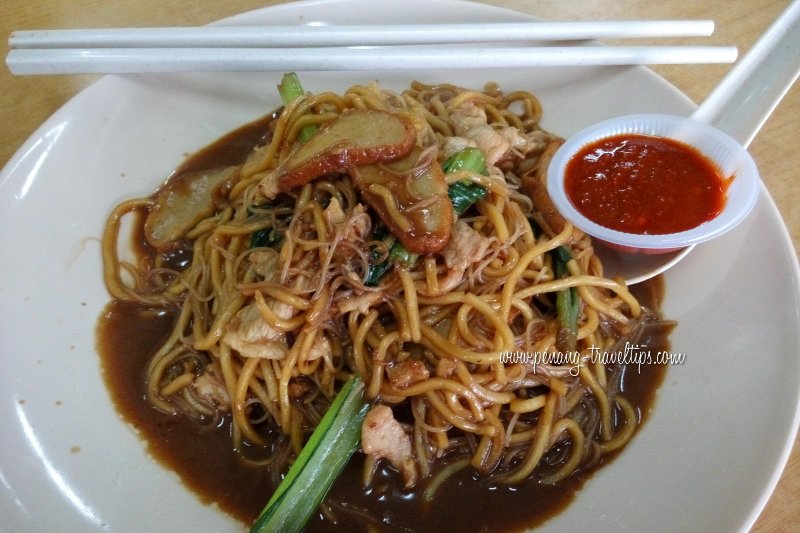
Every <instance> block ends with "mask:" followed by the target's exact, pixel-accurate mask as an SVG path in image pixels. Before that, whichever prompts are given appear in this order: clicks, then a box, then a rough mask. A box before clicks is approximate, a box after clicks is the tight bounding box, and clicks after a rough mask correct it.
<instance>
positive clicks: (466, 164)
mask: <svg viewBox="0 0 800 533" xmlns="http://www.w3.org/2000/svg"><path fill="white" fill-rule="evenodd" d="M442 170H444V172H445V174H450V173H451V172H457V171H459V170H467V171H470V172H476V173H478V174H483V175H484V176H485V175H487V174H488V170H487V168H486V156H484V155H483V151H482V150H481V149H480V148H475V147H472V146H470V147H467V148H464V149H463V150H459V151H458V152H456V153H455V154H453V155H451V156H450V157H449V158H447V160H446V161H445V162H444V164H443V165H442ZM447 194H448V196H450V201H451V202H452V204H453V210H454V211H455V212H456V216H458V215H461V214H462V213H463V212H464V211H466V210H467V209H469V207H470V206H471V205H472V204H474V203H475V202H477V201H479V200H482V199H484V198H485V197H486V194H487V190H486V189H485V188H484V187H482V186H480V185H478V184H477V183H473V182H471V181H469V180H461V181H457V182H455V183H451V184H450V186H449V187H448V188H447Z"/></svg>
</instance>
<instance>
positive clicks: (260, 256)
mask: <svg viewBox="0 0 800 533" xmlns="http://www.w3.org/2000/svg"><path fill="white" fill-rule="evenodd" d="M249 259H250V266H251V267H253V270H254V271H255V272H256V274H258V275H259V276H261V277H262V278H264V279H265V280H267V281H275V280H276V278H277V274H278V254H277V253H275V252H274V251H271V250H260V249H259V250H255V251H253V252H252V253H251V254H250V256H249Z"/></svg>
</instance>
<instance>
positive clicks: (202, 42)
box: [8, 20, 714, 49]
mask: <svg viewBox="0 0 800 533" xmlns="http://www.w3.org/2000/svg"><path fill="white" fill-rule="evenodd" d="M713 32H714V21H712V20H631V21H578V22H530V23H529V22H511V23H479V24H455V23H453V24H411V25H400V24H397V25H376V26H310V25H309V26H257V27H254V26H203V27H197V28H112V29H76V30H35V31H16V32H14V33H13V34H11V36H10V38H9V41H8V43H9V48H11V49H14V48H173V47H182V48H220V47H231V48H249V47H260V48H289V47H308V46H310V47H318V46H359V45H361V46H369V45H376V46H377V45H384V46H385V45H399V44H444V43H450V44H452V43H477V42H509V41H560V40H570V41H573V40H585V39H602V38H637V37H693V36H708V35H711V34H712V33H713Z"/></svg>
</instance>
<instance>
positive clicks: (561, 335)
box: [553, 246, 581, 352]
mask: <svg viewBox="0 0 800 533" xmlns="http://www.w3.org/2000/svg"><path fill="white" fill-rule="evenodd" d="M553 255H554V260H553V270H554V272H555V276H556V278H559V279H560V278H564V277H567V276H569V270H568V269H567V263H569V262H570V261H571V260H572V255H571V254H570V253H569V250H567V249H566V248H564V247H563V246H559V247H558V248H556V249H555V250H554V251H553ZM580 308H581V302H580V297H579V296H578V289H576V288H575V287H569V288H567V289H562V290H560V291H558V293H557V294H556V313H557V314H558V325H559V329H558V338H557V343H558V349H559V350H561V351H562V352H571V351H574V350H575V348H576V346H577V343H578V314H579V313H580Z"/></svg>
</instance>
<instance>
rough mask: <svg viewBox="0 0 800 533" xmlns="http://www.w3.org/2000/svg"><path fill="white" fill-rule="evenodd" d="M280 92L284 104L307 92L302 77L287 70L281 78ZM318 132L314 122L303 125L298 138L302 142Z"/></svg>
mask: <svg viewBox="0 0 800 533" xmlns="http://www.w3.org/2000/svg"><path fill="white" fill-rule="evenodd" d="M278 93H279V94H280V95H281V100H282V101H283V105H289V104H291V103H292V102H294V101H295V100H296V99H298V98H300V97H301V96H303V95H304V94H305V91H304V90H303V86H302V85H301V84H300V78H298V77H297V74H296V73H294V72H287V73H286V74H284V75H283V78H281V83H280V84H279V85H278ZM316 132H317V127H316V126H314V125H313V124H309V125H307V126H303V127H302V128H301V129H300V133H299V135H298V140H299V141H300V142H301V143H304V142H306V141H308V140H309V139H310V138H311V137H313V136H314V134H315V133H316Z"/></svg>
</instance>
